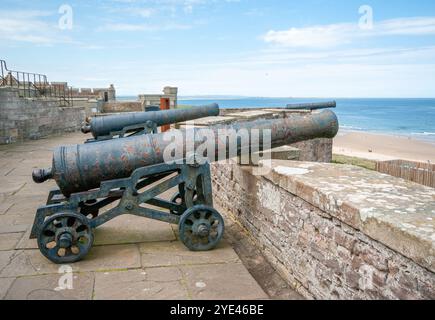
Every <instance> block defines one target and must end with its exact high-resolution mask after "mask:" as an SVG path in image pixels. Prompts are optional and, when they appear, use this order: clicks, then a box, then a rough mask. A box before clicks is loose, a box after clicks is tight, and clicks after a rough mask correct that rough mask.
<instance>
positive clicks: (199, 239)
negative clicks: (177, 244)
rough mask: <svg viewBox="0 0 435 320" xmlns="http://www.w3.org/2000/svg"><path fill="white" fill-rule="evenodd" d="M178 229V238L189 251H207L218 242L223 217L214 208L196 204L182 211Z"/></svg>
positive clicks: (222, 228) (222, 227) (223, 226)
mask: <svg viewBox="0 0 435 320" xmlns="http://www.w3.org/2000/svg"><path fill="white" fill-rule="evenodd" d="M178 229H179V234H180V235H179V236H180V240H181V241H182V242H183V243H184V245H185V246H186V247H187V248H189V249H190V250H191V251H207V250H211V249H213V248H214V247H216V245H217V244H218V243H219V241H220V240H221V238H222V236H223V234H224V230H225V225H224V219H223V218H222V216H221V215H220V214H219V212H218V211H217V210H216V209H214V208H212V207H209V206H205V205H196V206H193V207H191V208H189V209H187V210H186V211H185V212H184V213H183V215H182V216H181V219H180V222H179V225H178Z"/></svg>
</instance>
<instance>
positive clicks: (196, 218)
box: [30, 110, 338, 263]
mask: <svg viewBox="0 0 435 320" xmlns="http://www.w3.org/2000/svg"><path fill="white" fill-rule="evenodd" d="M209 129H210V131H209V132H210V133H211V135H210V136H211V137H212V142H213V146H214V149H213V150H214V151H215V152H213V154H205V153H204V152H203V153H198V152H195V150H198V148H199V147H200V146H201V145H203V144H204V141H205V139H204V135H203V132H202V131H203V130H204V129H199V128H194V129H190V130H174V131H170V132H166V133H159V134H147V135H138V136H132V137H128V138H124V139H114V140H109V141H102V142H99V143H90V144H82V145H70V146H61V147H58V148H57V149H55V151H54V154H53V161H52V166H51V168H48V169H37V170H35V171H34V172H33V174H32V176H33V180H34V181H35V182H36V183H43V182H44V181H46V180H49V179H54V180H55V181H56V184H57V185H58V188H56V189H54V190H52V191H51V192H50V194H49V196H48V199H47V203H46V205H44V206H41V207H40V208H38V210H37V212H36V215H35V220H34V224H33V227H32V230H31V235H30V237H31V238H36V239H37V242H38V247H39V249H40V251H41V253H42V254H43V255H44V256H45V257H47V258H48V259H49V260H51V261H52V262H54V263H72V262H75V261H78V260H80V259H82V258H83V257H84V256H85V255H86V254H87V253H88V251H89V250H90V248H91V246H92V242H93V229H95V228H97V227H98V226H100V225H102V224H104V223H106V222H108V221H110V220H111V219H113V218H115V217H117V216H120V215H123V214H132V215H137V216H141V217H146V218H151V219H156V220H160V221H165V222H169V223H172V224H178V228H179V238H180V240H181V241H182V242H183V244H184V245H185V246H186V247H187V248H189V249H190V250H192V251H204V250H211V249H213V248H214V247H215V246H216V245H217V244H218V242H219V241H220V239H221V237H222V235H223V233H224V220H223V218H222V216H221V215H220V214H219V212H218V211H217V210H215V209H214V208H213V199H212V185H211V178H210V164H209V163H210V162H211V161H215V160H218V155H222V154H224V155H225V157H227V158H228V157H230V156H231V155H230V154H229V148H228V145H227V138H228V136H226V135H222V134H221V133H222V132H226V131H233V132H238V131H240V130H245V131H246V132H248V135H249V139H250V145H249V147H247V146H246V144H244V143H243V141H242V139H240V137H239V136H236V139H235V147H236V150H237V155H242V154H246V153H249V152H250V151H252V150H254V149H255V150H259V149H260V148H263V150H264V148H266V147H267V148H275V147H279V146H282V145H287V144H290V143H294V142H298V141H303V140H309V139H313V138H319V137H327V138H332V137H334V136H335V135H336V134H337V132H338V120H337V117H336V115H335V114H334V113H333V112H332V111H330V110H325V111H322V112H313V113H309V114H308V113H307V114H302V115H301V114H289V115H287V116H286V117H285V118H280V119H257V120H253V121H240V122H236V123H233V124H231V125H217V126H212V127H209ZM254 129H255V130H256V132H263V133H264V132H266V130H267V132H268V133H269V137H270V144H268V143H266V141H265V140H264V139H265V138H264V137H265V135H262V134H258V135H254V134H253V132H254ZM175 133H177V134H179V135H180V136H181V137H182V138H183V140H182V141H185V143H181V144H176V150H175V153H174V157H173V159H172V160H173V161H171V162H165V156H164V155H165V150H166V149H167V148H169V147H170V146H171V145H172V146H173V145H174V142H173V140H172V138H170V137H168V135H169V136H172V135H174V134H175ZM188 141H190V142H191V143H192V145H193V147H194V149H193V150H194V151H193V152H192V151H191V149H190V148H189V147H188ZM171 154H172V153H171ZM219 160H220V158H219ZM176 187H177V188H178V191H177V192H176V193H175V194H174V195H173V197H172V198H171V199H170V200H169V201H168V200H165V199H163V198H162V197H161V194H163V193H165V192H166V191H168V190H171V189H172V188H176ZM109 206H110V207H109ZM107 207H109V208H107Z"/></svg>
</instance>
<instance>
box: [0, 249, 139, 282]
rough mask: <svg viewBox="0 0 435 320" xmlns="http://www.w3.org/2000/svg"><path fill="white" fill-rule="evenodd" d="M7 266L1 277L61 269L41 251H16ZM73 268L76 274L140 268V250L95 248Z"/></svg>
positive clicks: (46, 272) (54, 271)
mask: <svg viewBox="0 0 435 320" xmlns="http://www.w3.org/2000/svg"><path fill="white" fill-rule="evenodd" d="M4 252H8V251H4ZM0 253H1V251H0ZM6 265H7V266H6V267H5V268H3V270H1V272H0V277H15V276H30V275H39V274H49V273H57V272H58V267H59V266H58V265H56V264H54V263H52V262H51V261H49V260H48V259H47V258H45V257H44V256H43V255H42V254H41V253H40V252H39V250H20V251H15V252H14V255H13V256H12V257H10V258H9V260H8V263H6ZM71 266H72V268H73V270H74V272H86V271H104V270H117V269H118V270H119V269H122V270H123V269H132V268H140V266H141V264H140V254H139V248H138V247H137V246H136V245H116V246H104V247H93V248H92V249H91V250H90V252H89V253H88V255H87V256H86V257H85V259H84V260H82V261H80V262H76V263H74V264H72V265H71Z"/></svg>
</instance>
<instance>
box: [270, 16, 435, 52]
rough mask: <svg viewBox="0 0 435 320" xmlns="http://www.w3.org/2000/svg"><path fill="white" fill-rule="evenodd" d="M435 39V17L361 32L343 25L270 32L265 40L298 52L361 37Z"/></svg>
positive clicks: (376, 24) (382, 24)
mask: <svg viewBox="0 0 435 320" xmlns="http://www.w3.org/2000/svg"><path fill="white" fill-rule="evenodd" d="M399 35H402V36H406V35H407V36H409V35H415V36H417V35H435V17H412V18H398V19H391V20H383V21H380V22H376V21H375V22H374V28H373V29H372V30H361V29H360V28H359V27H358V24H357V23H340V24H329V25H319V26H310V27H302V28H290V29H289V30H283V31H275V30H270V31H269V32H267V33H266V34H265V35H264V36H263V40H264V41H265V42H267V43H272V44H277V45H281V46H286V47H295V48H298V47H299V48H301V47H305V48H328V47H334V46H338V45H342V44H346V43H349V42H352V41H354V40H356V39H359V38H362V37H381V36H399Z"/></svg>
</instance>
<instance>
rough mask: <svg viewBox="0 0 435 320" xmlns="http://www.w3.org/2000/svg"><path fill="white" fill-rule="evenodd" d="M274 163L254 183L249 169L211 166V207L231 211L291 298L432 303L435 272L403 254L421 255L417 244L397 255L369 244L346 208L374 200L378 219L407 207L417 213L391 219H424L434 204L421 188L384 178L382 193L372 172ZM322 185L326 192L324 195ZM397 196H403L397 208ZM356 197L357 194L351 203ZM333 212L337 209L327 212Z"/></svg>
mask: <svg viewBox="0 0 435 320" xmlns="http://www.w3.org/2000/svg"><path fill="white" fill-rule="evenodd" d="M274 163H275V165H274V166H273V168H274V170H275V172H272V173H271V174H270V175H269V176H266V177H261V176H253V175H252V173H251V168H249V167H239V166H236V165H233V166H232V165H226V164H220V163H215V164H212V177H213V188H214V191H215V192H214V201H215V203H216V204H217V205H218V206H219V207H222V208H224V209H225V211H228V212H231V219H234V220H236V221H238V222H239V223H240V224H241V225H242V226H243V227H244V228H245V229H246V231H247V232H248V233H249V234H250V235H251V237H252V238H253V239H255V241H256V243H257V245H258V246H259V247H260V248H262V253H263V254H264V255H265V256H266V257H267V260H268V261H269V262H270V263H271V264H272V265H273V266H274V268H275V269H276V270H278V272H279V273H280V275H281V276H282V277H283V278H285V279H286V280H287V282H288V283H289V284H290V285H291V286H292V287H293V288H295V289H296V290H297V292H298V293H300V294H302V295H303V296H304V297H306V298H309V299H312V298H317V299H409V298H412V299H432V297H433V292H434V291H435V289H434V288H435V273H434V272H432V271H430V270H429V269H428V268H427V267H425V266H422V264H421V263H420V264H419V263H417V262H416V261H413V260H411V259H410V258H408V257H406V254H407V252H409V250H413V251H414V252H417V251H418V250H420V248H419V246H422V247H423V248H424V246H425V243H424V241H421V240H420V239H417V238H416V239H414V241H413V242H412V243H408V242H405V247H406V248H407V250H408V251H400V250H397V249H394V248H392V247H391V246H390V245H387V244H385V242H384V241H380V240H374V239H373V236H368V235H367V234H366V232H365V229H364V228H362V229H360V225H359V224H358V221H361V216H360V212H359V208H360V207H359V206H357V205H355V203H352V202H350V201H351V200H352V197H356V199H359V200H360V201H361V203H359V204H360V205H361V204H364V203H370V204H371V205H372V206H373V205H376V203H377V202H376V201H370V199H380V200H381V201H380V204H379V207H378V208H380V209H382V208H383V209H384V211H383V212H384V213H385V210H386V211H388V209H390V210H391V209H392V208H393V212H392V215H394V213H397V212H395V210H398V211H399V210H402V211H399V213H400V212H403V208H405V209H406V208H408V207H409V206H406V204H407V203H409V204H411V205H415V206H417V205H418V206H419V208H418V209H416V212H413V213H409V214H407V215H401V214H397V216H396V218H398V219H399V218H401V217H405V218H410V216H409V215H412V214H417V217H418V216H419V215H423V214H424V212H426V214H429V215H431V214H432V213H431V210H432V209H430V208H431V205H433V203H434V202H433V201H432V202H431V201H430V200H429V198H428V193H424V192H422V189H421V188H424V187H421V186H419V185H416V184H408V183H406V182H404V180H401V179H397V183H391V184H388V182H389V179H390V177H382V179H383V180H382V181H383V182H382V184H384V183H387V184H388V187H384V186H381V185H377V184H376V183H375V182H374V181H373V180H372V179H371V174H372V172H366V175H365V176H359V175H358V173H356V174H355V176H353V175H351V174H350V173H349V172H347V174H346V170H348V169H346V168H344V170H345V171H344V173H341V172H340V170H339V168H340V167H339V166H334V165H327V164H315V163H298V162H284V161H283V162H274ZM276 163H279V164H278V165H277V164H276ZM318 167H320V168H324V171H322V172H323V175H319V176H317V172H318V170H319V169H317V168H318ZM349 170H350V169H349ZM355 170H356V171H358V170H360V169H357V168H356V169H355ZM276 171H278V172H276ZM373 174H374V175H379V174H377V173H375V172H373ZM342 175H344V177H343V176H342ZM306 176H307V178H305V177H306ZM352 177H354V180H353V181H352V182H350V183H348V182H343V184H342V185H343V186H346V185H347V184H348V185H349V187H350V189H349V190H348V189H347V188H344V189H340V190H336V188H337V185H336V184H339V182H340V181H341V179H350V180H352ZM372 178H373V177H372ZM355 179H356V180H355ZM358 179H359V180H358ZM391 179H394V180H396V178H391ZM325 181H328V182H329V183H331V185H332V186H333V188H330V189H328V184H326V183H325ZM346 181H347V180H346ZM358 181H360V182H361V183H362V186H359V185H358ZM316 183H318V186H320V187H316V186H317V184H316ZM378 183H379V182H378ZM340 185H341V184H340ZM370 190H372V192H369V191H370ZM398 190H399V191H400V190H401V191H402V192H403V196H404V198H403V201H402V200H400V199H402V198H400V197H399V195H400V193H399V191H398ZM425 190H428V188H425ZM359 191H361V192H363V193H364V194H363V196H360V197H359V198H358V196H357V195H358V192H359ZM398 193H399V194H398ZM380 194H383V195H385V197H386V198H388V197H391V196H393V197H394V199H390V201H389V202H391V204H390V203H385V201H382V199H381V198H380V196H379V195H380ZM431 194H432V191H430V192H429V195H431ZM347 197H350V198H351V199H350V200H349V202H350V203H348V202H346V201H347V200H346V199H347ZM430 197H432V195H431V196H430ZM365 200H368V202H364V201H365ZM337 207H339V210H337V209H336V210H333V209H334V208H337ZM361 207H363V208H364V206H363V205H361ZM396 208H397V209H396ZM419 210H421V211H419ZM425 210H426V211H425ZM412 211H413V210H412ZM422 211H423V212H422ZM355 218H357V219H355ZM374 218H375V219H377V216H376V215H370V217H367V220H369V219H374ZM380 218H381V219H380V220H379V222H378V225H380V227H379V228H380V229H383V230H384V233H385V235H384V237H388V236H389V237H391V239H396V240H397V237H396V236H395V235H394V234H393V232H392V231H391V229H389V228H385V227H383V226H385V223H384V221H385V220H383V219H384V216H381V217H380ZM406 221H409V220H406ZM417 221H419V220H418V218H417ZM427 221H429V223H430V222H431V220H430V219H428V220H427ZM351 224H352V225H351ZM369 227H370V226H369ZM375 230H376V229H375ZM402 231H403V230H402ZM423 231H424V230H423ZM423 234H424V233H423ZM391 239H390V240H391ZM398 239H399V240H400V238H398ZM405 239H407V238H406V237H405ZM381 240H382V239H381ZM399 249H400V248H399ZM428 252H429V254H430V252H431V251H428Z"/></svg>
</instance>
